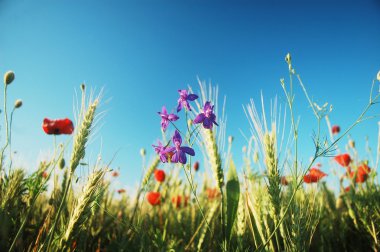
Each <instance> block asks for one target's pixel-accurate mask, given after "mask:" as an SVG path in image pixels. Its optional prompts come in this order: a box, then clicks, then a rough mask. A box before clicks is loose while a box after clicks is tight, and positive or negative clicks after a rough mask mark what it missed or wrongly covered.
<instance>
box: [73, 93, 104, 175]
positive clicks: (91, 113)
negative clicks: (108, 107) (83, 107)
mask: <svg viewBox="0 0 380 252" xmlns="http://www.w3.org/2000/svg"><path fill="white" fill-rule="evenodd" d="M98 104H99V99H95V100H94V101H93V102H92V104H90V106H89V107H88V110H87V113H86V114H85V116H84V118H83V121H82V124H81V126H80V128H79V131H78V133H77V134H76V135H75V139H74V147H73V151H72V154H71V160H70V173H71V174H72V173H74V171H75V169H76V168H77V166H78V165H79V162H80V160H81V159H82V158H84V155H85V149H86V143H87V140H88V137H89V135H90V132H91V126H92V123H93V121H94V117H95V111H96V108H97V106H98Z"/></svg>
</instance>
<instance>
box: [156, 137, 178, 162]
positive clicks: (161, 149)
mask: <svg viewBox="0 0 380 252" xmlns="http://www.w3.org/2000/svg"><path fill="white" fill-rule="evenodd" d="M152 146H153V147H154V150H155V151H156V153H157V154H158V155H159V156H160V160H161V162H162V163H167V162H168V161H169V160H170V158H171V157H172V156H173V153H174V150H175V148H174V147H171V146H163V145H162V143H161V142H160V141H158V146H156V145H152Z"/></svg>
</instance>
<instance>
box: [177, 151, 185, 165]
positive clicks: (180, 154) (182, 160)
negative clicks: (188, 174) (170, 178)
mask: <svg viewBox="0 0 380 252" xmlns="http://www.w3.org/2000/svg"><path fill="white" fill-rule="evenodd" d="M186 161H187V158H186V154H185V152H183V151H180V152H179V162H180V163H181V164H186Z"/></svg>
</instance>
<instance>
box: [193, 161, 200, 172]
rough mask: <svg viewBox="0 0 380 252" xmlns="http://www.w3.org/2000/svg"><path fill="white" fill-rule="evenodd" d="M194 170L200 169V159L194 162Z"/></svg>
mask: <svg viewBox="0 0 380 252" xmlns="http://www.w3.org/2000/svg"><path fill="white" fill-rule="evenodd" d="M194 170H195V171H198V170H199V162H198V161H196V162H195V163H194Z"/></svg>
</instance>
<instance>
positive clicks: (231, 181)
mask: <svg viewBox="0 0 380 252" xmlns="http://www.w3.org/2000/svg"><path fill="white" fill-rule="evenodd" d="M226 193H227V229H226V236H227V237H226V238H227V239H228V240H229V239H230V237H231V234H232V232H231V231H232V227H233V225H234V222H235V219H236V214H237V209H238V205H239V197H240V185H239V178H238V175H237V173H236V167H235V164H234V162H233V161H232V159H231V161H230V165H229V169H228V172H227V184H226Z"/></svg>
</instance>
